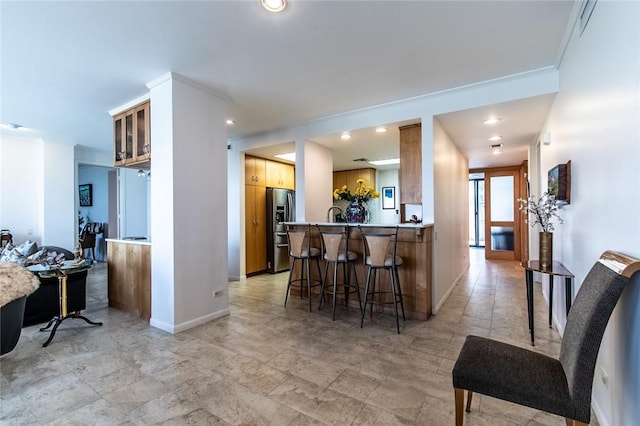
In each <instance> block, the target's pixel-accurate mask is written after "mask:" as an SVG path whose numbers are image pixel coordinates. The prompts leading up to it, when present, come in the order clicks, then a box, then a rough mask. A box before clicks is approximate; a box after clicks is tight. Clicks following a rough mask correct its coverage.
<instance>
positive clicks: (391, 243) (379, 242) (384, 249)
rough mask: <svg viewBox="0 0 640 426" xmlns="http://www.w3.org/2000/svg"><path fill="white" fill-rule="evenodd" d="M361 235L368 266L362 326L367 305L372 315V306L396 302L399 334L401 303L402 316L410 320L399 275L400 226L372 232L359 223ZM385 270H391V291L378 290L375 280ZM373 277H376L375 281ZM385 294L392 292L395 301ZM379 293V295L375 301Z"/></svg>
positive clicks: (394, 306)
mask: <svg viewBox="0 0 640 426" xmlns="http://www.w3.org/2000/svg"><path fill="white" fill-rule="evenodd" d="M358 228H359V229H360V232H361V235H362V245H363V258H364V264H365V266H366V267H367V282H366V285H365V290H364V309H363V310H362V315H361V318H360V328H362V326H363V324H364V314H365V312H366V310H367V304H370V305H371V307H370V316H371V317H373V305H374V304H375V305H386V304H393V310H394V313H395V317H396V327H397V329H398V334H400V321H399V320H398V303H399V304H400V308H401V309H402V319H403V320H404V321H406V320H407V318H406V317H405V314H404V302H403V301H402V289H401V287H400V277H399V275H398V266H399V265H402V258H401V257H400V256H397V255H396V248H397V242H398V227H397V226H396V228H395V232H384V233H379V232H370V231H368V230H365V229H364V228H362V227H361V226H359V225H358ZM381 269H386V270H387V271H389V284H390V287H391V290H390V291H389V290H384V291H383V290H380V289H378V291H376V280H377V278H378V276H377V275H378V271H379V270H381ZM372 278H373V280H372ZM372 281H373V286H372V288H371V291H369V287H370V283H371V282H372ZM386 294H391V296H392V301H391V302H388V301H386V300H384V299H383V296H384V295H386ZM376 295H377V296H379V297H378V300H376Z"/></svg>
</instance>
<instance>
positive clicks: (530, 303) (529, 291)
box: [525, 270, 535, 346]
mask: <svg viewBox="0 0 640 426" xmlns="http://www.w3.org/2000/svg"><path fill="white" fill-rule="evenodd" d="M525 277H526V280H525V281H526V287H527V312H528V313H529V332H530V333H531V346H535V343H534V332H533V328H534V327H533V271H531V270H527V272H526V274H525Z"/></svg>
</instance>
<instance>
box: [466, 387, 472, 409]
mask: <svg viewBox="0 0 640 426" xmlns="http://www.w3.org/2000/svg"><path fill="white" fill-rule="evenodd" d="M471 397H473V392H471V391H467V409H466V412H467V413H470V412H471Z"/></svg>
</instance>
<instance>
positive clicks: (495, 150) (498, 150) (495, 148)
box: [491, 143, 502, 155]
mask: <svg viewBox="0 0 640 426" xmlns="http://www.w3.org/2000/svg"><path fill="white" fill-rule="evenodd" d="M491 153H492V154H494V155H497V154H502V144H501V143H496V144H493V145H491Z"/></svg>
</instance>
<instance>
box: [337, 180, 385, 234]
mask: <svg viewBox="0 0 640 426" xmlns="http://www.w3.org/2000/svg"><path fill="white" fill-rule="evenodd" d="M356 183H357V184H358V187H357V188H356V189H355V190H354V191H353V193H351V191H350V190H349V188H347V185H344V186H343V187H342V188H336V189H335V190H334V191H333V198H334V199H335V200H345V201H348V202H349V206H348V207H347V208H346V210H345V216H346V219H347V222H350V223H364V222H365V220H366V218H367V209H366V208H365V206H364V204H366V202H367V201H369V200H370V199H372V198H378V197H380V193H378V191H376V190H375V188H374V187H372V186H365V184H364V179H357V180H356Z"/></svg>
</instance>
